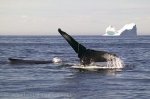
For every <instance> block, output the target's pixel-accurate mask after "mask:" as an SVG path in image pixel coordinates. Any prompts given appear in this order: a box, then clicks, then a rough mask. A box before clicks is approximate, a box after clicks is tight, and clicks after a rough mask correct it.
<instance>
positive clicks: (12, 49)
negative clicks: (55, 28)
mask: <svg viewBox="0 0 150 99" xmlns="http://www.w3.org/2000/svg"><path fill="white" fill-rule="evenodd" d="M74 38H75V39H76V40H77V41H79V42H80V43H81V44H83V45H84V46H86V47H87V48H90V49H95V50H104V51H109V52H114V53H116V54H117V55H118V56H120V57H121V59H122V60H123V61H124V63H125V68H124V69H123V70H121V71H113V70H109V71H99V72H98V71H97V72H93V71H79V70H76V69H73V68H70V66H71V65H70V64H79V59H78V57H77V54H76V53H75V52H74V51H73V49H72V48H71V47H70V46H69V44H68V43H67V42H66V41H65V40H64V39H63V38H62V37H61V36H0V99H149V97H150V36H139V37H135V38H119V37H100V36H74ZM9 57H21V58H22V57H25V58H29V59H35V60H52V58H53V57H59V58H61V59H62V60H63V64H53V63H50V64H11V63H10V62H9V61H8V58H9Z"/></svg>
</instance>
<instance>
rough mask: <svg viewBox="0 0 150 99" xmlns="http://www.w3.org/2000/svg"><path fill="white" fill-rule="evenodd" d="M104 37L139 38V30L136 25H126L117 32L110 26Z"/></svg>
mask: <svg viewBox="0 0 150 99" xmlns="http://www.w3.org/2000/svg"><path fill="white" fill-rule="evenodd" d="M103 36H137V28H136V24H135V23H130V24H126V25H125V26H123V27H122V28H121V29H120V30H116V29H115V27H114V26H111V25H110V26H108V27H107V28H106V33H105V34H104V35H103Z"/></svg>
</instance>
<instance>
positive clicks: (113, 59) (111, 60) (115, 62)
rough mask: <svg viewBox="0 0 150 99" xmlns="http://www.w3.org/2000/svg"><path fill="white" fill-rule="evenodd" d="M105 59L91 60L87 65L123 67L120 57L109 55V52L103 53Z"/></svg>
mask: <svg viewBox="0 0 150 99" xmlns="http://www.w3.org/2000/svg"><path fill="white" fill-rule="evenodd" d="M104 57H105V58H106V59H107V62H91V64H90V65H89V66H98V67H103V68H112V69H113V68H114V69H115V68H116V69H117V68H118V69H120V68H124V66H125V65H124V62H123V60H121V58H119V57H117V56H114V55H110V54H105V56H104Z"/></svg>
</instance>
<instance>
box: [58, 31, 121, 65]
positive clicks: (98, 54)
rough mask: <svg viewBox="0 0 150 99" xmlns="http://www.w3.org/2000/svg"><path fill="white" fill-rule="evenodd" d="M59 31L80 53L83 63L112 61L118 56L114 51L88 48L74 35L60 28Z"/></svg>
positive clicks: (79, 56)
mask: <svg viewBox="0 0 150 99" xmlns="http://www.w3.org/2000/svg"><path fill="white" fill-rule="evenodd" d="M58 32H59V33H60V34H61V35H62V36H63V37H64V38H65V40H66V41H67V42H68V43H69V45H70V46H71V47H72V48H73V49H74V51H75V52H76V53H77V54H78V58H80V63H81V64H82V65H89V64H91V63H92V62H107V61H112V60H113V59H114V58H116V57H118V56H117V55H116V54H114V53H110V52H106V51H96V50H92V49H87V48H86V47H84V46H83V45H81V44H80V43H79V42H77V41H76V40H75V39H74V38H73V37H71V36H70V35H68V34H67V33H66V32H64V31H62V30H61V29H60V28H59V29H58Z"/></svg>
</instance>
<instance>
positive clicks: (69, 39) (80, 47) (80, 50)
mask: <svg viewBox="0 0 150 99" xmlns="http://www.w3.org/2000/svg"><path fill="white" fill-rule="evenodd" d="M58 32H59V33H60V34H61V35H62V36H63V37H64V38H65V39H66V41H67V42H68V43H69V44H70V46H71V47H72V48H73V49H74V51H75V52H76V53H77V54H78V57H79V58H81V56H82V54H83V53H84V52H85V51H86V48H85V47H84V46H83V45H81V44H80V43H78V42H77V41H76V40H75V39H73V38H72V37H71V36H70V35H68V34H67V33H66V32H64V31H62V30H61V29H58Z"/></svg>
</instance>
